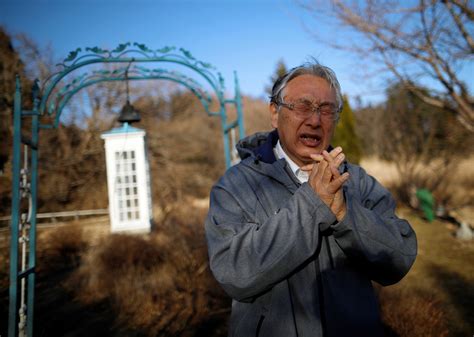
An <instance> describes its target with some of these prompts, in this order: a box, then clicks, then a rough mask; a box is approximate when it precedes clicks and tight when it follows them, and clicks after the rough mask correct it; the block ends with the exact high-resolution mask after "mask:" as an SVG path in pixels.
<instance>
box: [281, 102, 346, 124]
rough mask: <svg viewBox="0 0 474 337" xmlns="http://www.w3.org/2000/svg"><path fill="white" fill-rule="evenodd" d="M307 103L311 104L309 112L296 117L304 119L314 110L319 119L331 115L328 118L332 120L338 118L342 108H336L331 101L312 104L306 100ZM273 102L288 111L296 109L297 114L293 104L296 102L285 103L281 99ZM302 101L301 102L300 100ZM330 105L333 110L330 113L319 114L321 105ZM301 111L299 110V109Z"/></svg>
mask: <svg viewBox="0 0 474 337" xmlns="http://www.w3.org/2000/svg"><path fill="white" fill-rule="evenodd" d="M307 102H308V103H309V104H308V106H309V105H311V107H312V108H311V114H309V115H307V116H306V117H304V116H301V115H299V116H298V117H301V118H304V119H307V118H309V117H311V116H312V115H313V113H314V112H316V113H317V114H318V117H319V118H320V119H321V118H328V117H331V118H330V119H331V120H332V121H337V120H338V119H339V113H340V112H341V111H342V108H341V109H338V108H337V107H336V105H335V104H333V103H323V104H314V103H311V102H309V101H307ZM273 103H274V104H276V105H277V106H282V107H285V108H287V109H288V110H290V111H296V114H298V111H299V110H297V109H296V108H295V104H296V103H297V102H292V103H286V102H283V101H282V100H278V101H273ZM302 103H303V102H302ZM330 105H332V106H333V112H332V113H331V114H330V115H326V114H323V115H322V114H321V110H320V109H321V106H330ZM299 112H301V111H299Z"/></svg>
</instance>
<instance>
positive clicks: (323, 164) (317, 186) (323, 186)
mask: <svg viewBox="0 0 474 337" xmlns="http://www.w3.org/2000/svg"><path fill="white" fill-rule="evenodd" d="M311 159H313V160H314V162H313V163H311V164H307V165H305V166H302V167H301V170H303V171H307V172H308V173H309V180H308V183H309V185H310V186H311V188H312V189H313V190H314V192H315V193H316V194H317V195H318V196H319V198H320V199H321V200H322V201H323V202H324V203H325V204H326V205H327V206H328V207H329V208H330V209H331V212H332V213H333V214H334V215H335V216H336V218H337V220H338V221H341V220H342V219H343V218H344V216H345V215H346V203H345V200H344V195H343V193H342V185H343V184H344V183H345V182H346V181H347V180H348V179H349V173H347V172H345V173H343V174H340V173H339V170H338V168H339V166H340V165H341V164H342V162H343V161H344V159H345V155H344V153H343V152H342V148H341V147H339V146H338V147H336V148H335V149H333V150H332V151H331V152H327V151H326V150H324V151H323V152H322V154H312V155H311Z"/></svg>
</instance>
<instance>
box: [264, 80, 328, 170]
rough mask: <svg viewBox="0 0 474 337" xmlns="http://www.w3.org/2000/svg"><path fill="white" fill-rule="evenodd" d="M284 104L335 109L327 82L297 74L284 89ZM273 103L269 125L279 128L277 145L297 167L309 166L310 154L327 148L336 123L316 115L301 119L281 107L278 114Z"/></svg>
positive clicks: (310, 161)
mask: <svg viewBox="0 0 474 337" xmlns="http://www.w3.org/2000/svg"><path fill="white" fill-rule="evenodd" d="M282 94H283V102H285V103H293V102H297V101H310V102H312V103H313V104H316V105H319V104H324V103H329V104H333V105H334V106H336V93H335V91H334V90H333V89H331V87H330V86H329V83H328V82H327V81H326V80H325V79H323V78H321V77H316V76H313V75H300V76H298V77H296V78H294V79H292V80H291V81H290V82H288V84H287V85H286V88H285V89H284V90H283V93H282ZM277 108H278V107H277V106H276V105H275V104H270V114H271V120H272V126H273V127H274V128H277V129H278V136H279V138H280V143H281V146H282V147H283V149H284V150H285V152H286V153H287V154H288V156H289V157H290V158H291V159H292V160H293V161H294V162H295V163H296V164H297V165H298V166H303V165H305V164H309V163H312V162H313V160H312V159H311V157H310V154H319V153H321V152H322V151H323V150H326V149H327V148H328V147H329V144H330V142H331V139H332V135H333V133H334V126H335V124H336V123H335V121H334V120H332V119H327V118H326V119H324V118H323V119H321V118H320V117H319V116H318V114H317V113H313V114H312V115H311V116H310V117H308V118H306V119H304V118H301V117H298V116H296V114H295V112H294V111H291V110H289V109H288V108H287V107H284V106H281V107H280V111H279V112H278V109H277Z"/></svg>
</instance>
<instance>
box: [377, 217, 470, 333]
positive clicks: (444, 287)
mask: <svg viewBox="0 0 474 337" xmlns="http://www.w3.org/2000/svg"><path fill="white" fill-rule="evenodd" d="M402 213H403V214H402V216H404V217H406V218H407V219H408V220H409V221H410V223H411V224H412V226H413V227H414V229H415V232H416V233H417V239H418V256H417V259H416V261H415V264H414V266H413V268H412V270H411V271H410V272H409V273H408V275H407V276H406V277H405V278H404V279H403V280H402V281H401V282H400V283H398V284H397V285H394V286H391V287H387V288H383V289H382V290H381V291H380V298H381V306H382V313H383V317H384V321H385V322H386V323H387V325H389V326H390V327H391V328H392V329H393V330H395V331H396V332H397V334H398V335H399V336H448V335H449V336H470V335H471V334H472V332H473V331H474V313H473V311H472V308H474V295H473V294H472V291H470V289H472V288H473V286H474V265H473V264H472V260H473V258H474V243H473V242H462V241H459V240H457V239H455V238H454V236H453V228H452V227H451V226H449V225H447V224H446V223H444V222H440V221H434V222H432V223H429V222H426V221H424V220H422V219H421V218H420V217H418V216H417V215H416V214H415V213H414V212H413V211H408V210H404V211H403V212H402ZM448 332H449V333H448Z"/></svg>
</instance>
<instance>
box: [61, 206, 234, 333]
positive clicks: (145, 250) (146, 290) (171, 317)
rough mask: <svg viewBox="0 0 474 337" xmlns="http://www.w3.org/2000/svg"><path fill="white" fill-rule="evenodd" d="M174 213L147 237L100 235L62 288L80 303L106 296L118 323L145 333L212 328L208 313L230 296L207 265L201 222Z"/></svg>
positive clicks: (96, 301) (219, 308)
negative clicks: (99, 239) (71, 293)
mask: <svg viewBox="0 0 474 337" xmlns="http://www.w3.org/2000/svg"><path fill="white" fill-rule="evenodd" d="M178 216H179V214H178V215H174V216H173V217H168V218H167V219H166V223H164V224H160V226H159V229H158V230H157V231H156V232H154V233H153V234H151V235H149V236H131V235H125V234H116V235H111V236H109V237H106V238H104V239H103V240H102V241H100V242H99V243H98V244H97V246H95V247H93V248H92V249H91V250H89V252H88V253H87V255H85V258H84V260H83V263H82V264H81V266H80V268H79V269H78V270H77V271H76V272H74V273H73V274H72V275H71V277H70V278H69V279H68V281H67V283H66V287H67V288H68V289H69V290H70V291H71V292H73V293H74V294H75V298H76V300H78V301H79V302H80V303H83V304H84V305H95V304H99V303H101V302H103V301H106V302H107V303H109V304H110V305H111V307H112V309H113V312H115V313H116V324H117V325H118V326H119V327H126V329H128V330H129V329H132V330H133V331H140V332H141V333H142V334H143V335H146V336H197V335H199V334H196V331H199V330H200V329H211V328H209V327H208V326H207V325H209V324H210V323H209V320H210V319H211V318H212V314H213V313H215V312H220V311H221V310H223V309H225V308H226V307H227V305H228V303H229V300H227V299H226V298H225V296H223V293H222V291H221V290H220V289H219V288H218V287H217V286H216V283H215V281H214V280H213V279H212V276H211V275H210V272H209V270H208V266H207V253H206V249H205V243H204V234H203V232H202V229H201V228H202V226H199V225H198V224H196V223H192V222H190V223H183V222H180V221H179V220H178ZM188 219H190V217H189V216H188ZM191 220H192V219H191ZM200 220H202V219H200ZM201 223H202V222H201ZM211 330H212V329H211ZM219 331H223V329H222V328H221V330H219V329H214V331H209V333H214V335H215V336H217V335H219V333H220V332H219Z"/></svg>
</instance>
